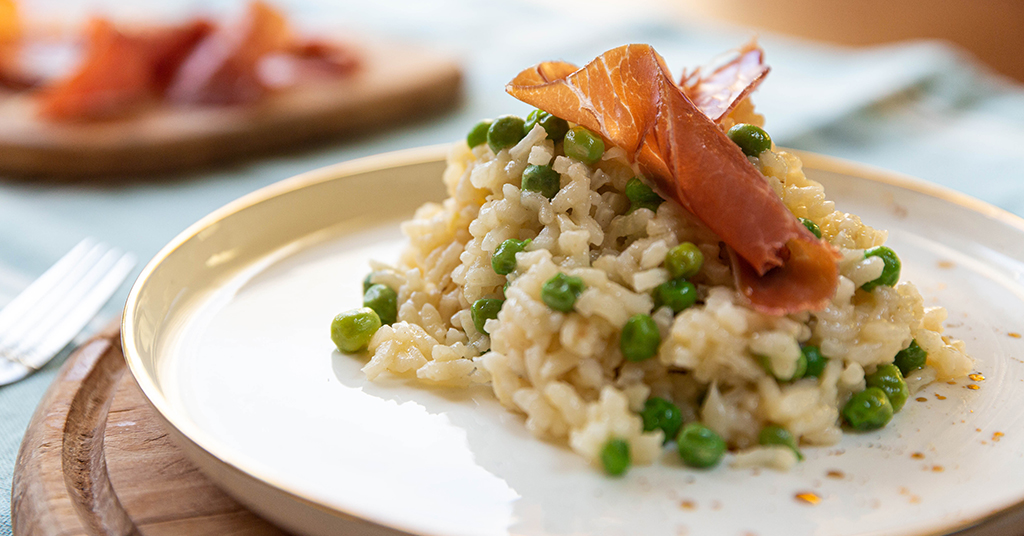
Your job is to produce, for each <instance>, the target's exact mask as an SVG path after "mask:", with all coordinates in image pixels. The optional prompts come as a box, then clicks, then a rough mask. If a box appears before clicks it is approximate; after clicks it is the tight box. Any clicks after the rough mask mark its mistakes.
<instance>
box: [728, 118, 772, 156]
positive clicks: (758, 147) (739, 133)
mask: <svg viewBox="0 0 1024 536" xmlns="http://www.w3.org/2000/svg"><path fill="white" fill-rule="evenodd" d="M725 135H726V136H729V139H730V140H732V141H733V143H735V144H736V145H739V146H740V149H742V150H743V154H745V155H747V156H758V155H760V154H761V153H763V152H765V151H767V150H769V149H771V148H772V138H771V136H769V135H768V133H767V132H765V131H764V129H762V128H761V127H758V126H755V125H750V124H747V123H740V124H738V125H733V127H732V128H730V129H729V131H728V132H726V133H725Z"/></svg>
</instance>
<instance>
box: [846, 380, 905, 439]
mask: <svg viewBox="0 0 1024 536" xmlns="http://www.w3.org/2000/svg"><path fill="white" fill-rule="evenodd" d="M892 414H893V411H892V403H890V402H889V397H888V396H886V394H885V391H883V390H881V389H879V388H878V387H868V388H867V389H864V390H863V391H861V392H859V393H856V394H854V395H853V396H852V397H850V400H849V401H848V402H846V405H845V406H843V419H845V420H846V422H847V423H849V424H850V426H852V427H853V428H855V429H857V430H877V429H879V428H881V427H883V426H885V425H886V424H888V423H889V421H890V420H892Z"/></svg>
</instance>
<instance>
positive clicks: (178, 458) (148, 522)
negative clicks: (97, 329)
mask: <svg viewBox="0 0 1024 536" xmlns="http://www.w3.org/2000/svg"><path fill="white" fill-rule="evenodd" d="M11 518H12V522H13V528H14V534H15V535H17V536H57V535H62V536H78V535H83V536H84V535H91V536H97V535H99V536H108V535H109V536H114V535H118V536H124V535H153V536H178V535H182V536H183V535H190V536H191V535H196V536H206V535H209V536H213V535H225V534H228V535H230V534H254V535H258V536H283V535H284V534H285V533H284V532H282V531H281V530H280V529H278V528H276V527H274V526H273V525H271V524H269V523H267V522H266V521H264V520H262V519H260V518H259V517H257V516H256V515H254V514H253V513H251V512H249V511H248V510H246V509H245V508H243V507H242V506H241V505H239V504H238V503H237V502H235V500H234V499H232V498H231V497H229V496H227V495H226V494H224V493H223V492H222V491H220V490H219V489H218V488H217V487H216V486H214V485H213V484H212V483H211V482H210V481H209V480H207V479H206V477H205V476H203V475H202V474H201V473H200V472H199V471H198V470H197V469H196V468H195V466H194V465H192V463H191V462H189V461H188V460H186V459H185V457H184V455H183V454H182V453H181V451H180V450H179V449H178V448H177V447H176V446H175V445H174V444H173V443H172V442H171V440H170V438H169V437H168V435H167V432H166V431H165V430H164V429H163V425H162V424H161V422H160V420H159V418H158V417H157V416H156V415H155V414H154V412H153V410H152V409H151V408H150V406H149V404H148V402H147V401H146V399H145V397H144V396H143V394H142V392H141V391H140V390H139V388H138V386H137V385H136V384H135V380H134V378H132V376H131V375H130V374H127V373H126V367H125V364H124V356H123V355H122V354H121V347H120V332H119V331H118V329H117V326H111V327H110V328H108V329H107V330H105V331H104V332H103V333H101V334H100V335H98V336H96V337H95V338H93V339H92V340H90V341H89V342H87V343H86V344H84V345H82V346H81V347H80V348H79V349H78V350H76V351H75V353H74V354H72V356H71V357H70V358H68V361H67V362H66V363H65V364H64V365H63V367H62V368H61V370H60V372H59V373H58V376H57V378H56V380H55V381H54V383H53V384H52V385H51V386H50V389H49V390H48V391H47V393H46V395H45V396H44V397H43V400H42V402H41V403H40V405H39V407H38V408H37V409H36V412H35V414H34V415H33V417H32V421H31V422H30V424H29V427H28V431H27V432H26V434H25V438H24V440H23V441H22V444H21V450H20V451H19V453H18V459H17V463H16V465H15V472H14V485H13V489H12V504H11Z"/></svg>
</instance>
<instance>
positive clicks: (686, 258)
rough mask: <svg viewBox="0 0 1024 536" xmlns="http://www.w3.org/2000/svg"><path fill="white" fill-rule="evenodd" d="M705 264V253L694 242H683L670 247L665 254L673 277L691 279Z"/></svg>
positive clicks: (667, 266) (666, 263) (667, 265)
mask: <svg viewBox="0 0 1024 536" xmlns="http://www.w3.org/2000/svg"><path fill="white" fill-rule="evenodd" d="M703 265H704V254H703V253H701V252H700V248H698V247H697V246H696V245H695V244H693V243H692V242H683V243H682V244H679V245H678V246H676V247H674V248H672V249H670V250H669V251H668V254H667V255H665V268H666V269H667V270H668V273H670V274H672V277H674V278H679V277H684V278H686V279H689V278H691V277H693V276H695V275H697V272H699V271H700V267H701V266H703Z"/></svg>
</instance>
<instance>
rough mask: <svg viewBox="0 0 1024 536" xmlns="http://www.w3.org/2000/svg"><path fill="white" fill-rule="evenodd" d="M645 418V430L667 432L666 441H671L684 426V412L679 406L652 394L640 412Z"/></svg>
mask: <svg viewBox="0 0 1024 536" xmlns="http://www.w3.org/2000/svg"><path fill="white" fill-rule="evenodd" d="M640 417H642V418H643V420H644V431H645V432H652V431H654V430H661V431H663V432H665V442H666V443H667V442H669V441H671V440H672V438H674V437H675V436H676V434H678V433H679V429H680V428H682V427H683V412H682V411H681V410H680V409H679V406H677V405H675V404H673V403H672V402H669V401H668V400H665V399H664V398H660V397H657V396H652V397H651V398H648V399H647V402H644V409H643V411H641V412H640Z"/></svg>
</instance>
